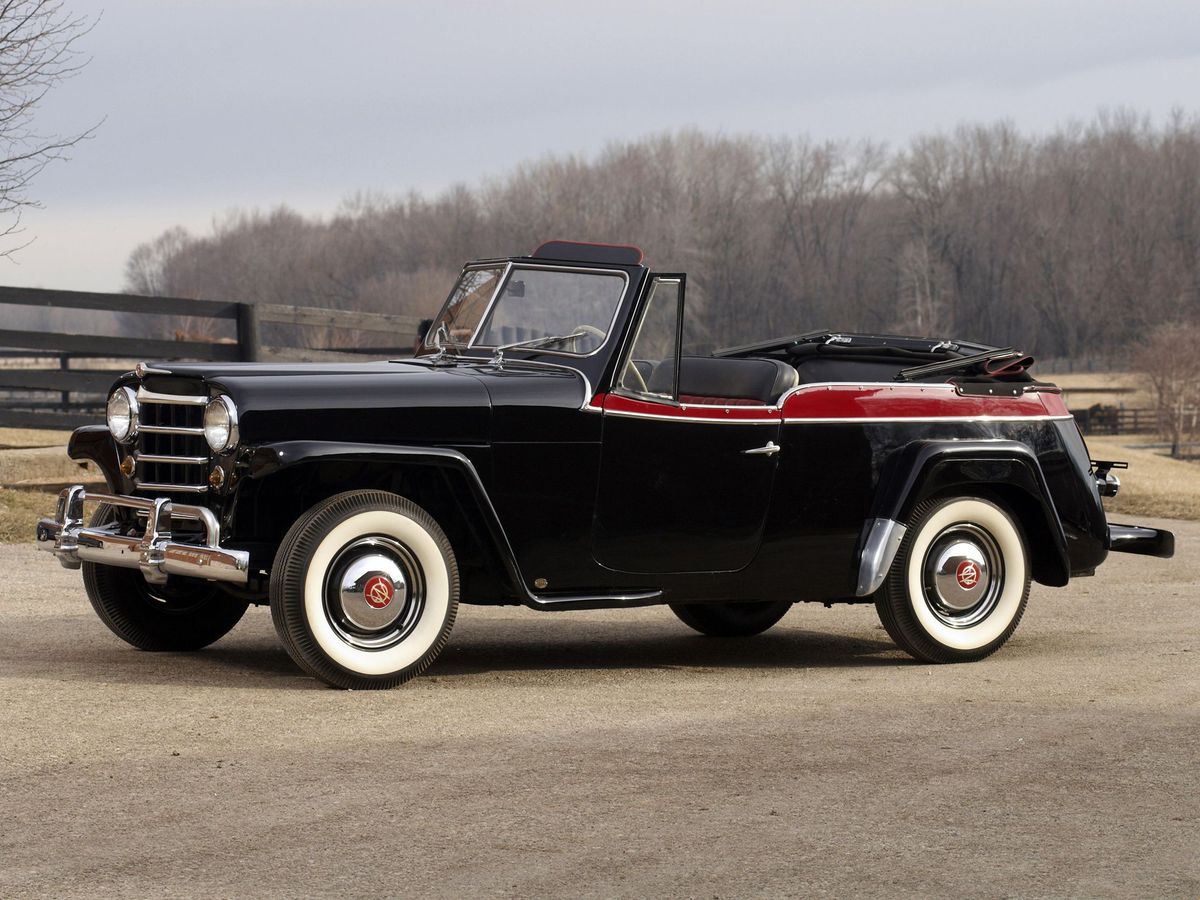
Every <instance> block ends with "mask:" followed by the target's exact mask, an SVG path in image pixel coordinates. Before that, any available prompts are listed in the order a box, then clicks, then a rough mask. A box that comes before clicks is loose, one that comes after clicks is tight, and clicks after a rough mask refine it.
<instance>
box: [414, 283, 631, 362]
mask: <svg viewBox="0 0 1200 900" xmlns="http://www.w3.org/2000/svg"><path fill="white" fill-rule="evenodd" d="M478 268H487V266H477V265H472V266H469V267H468V269H478ZM529 270H538V271H548V272H578V273H581V274H589V275H607V276H610V277H611V276H614V275H616V276H619V277H620V278H621V279H623V283H622V285H621V293H620V294H619V295H618V296H617V300H616V302H615V303H614V304H613V314H612V318H611V319H610V320H609V323H608V328H607V329H606V330H605V333H604V340H603V342H601V343H600V345H599V346H598V347H596V348H595V349H594V350H591V351H589V352H587V353H572V352H571V351H569V350H552V349H549V348H546V347H513V348H512V349H511V350H506V351H505V353H518V352H519V353H537V354H550V355H552V356H565V357H567V358H568V359H586V358H588V357H590V356H595V355H596V354H597V353H599V352H600V351H602V350H604V349H605V348H606V347H607V346H608V345H609V344H610V343H611V342H612V339H613V331H614V329H615V327H616V324H617V320H618V319H619V318H620V316H621V310H622V308H623V307H624V305H625V300H626V299H627V297H628V294H629V285H630V278H629V273H628V272H626V271H625V270H624V269H618V268H612V269H608V268H600V267H596V266H555V265H539V264H537V263H525V262H512V261H510V262H509V263H508V265H507V266H506V268H505V270H504V273H503V274H502V275H501V278H500V284H499V285H498V286H497V288H496V290H495V291H494V292H493V293H492V296H491V299H489V300H488V304H487V306H486V307H485V308H484V311H483V315H482V316H480V317H479V324H478V325H477V326H476V327H475V331H474V332H473V333H472V334H471V339H470V341H468V342H467V343H466V344H465V345H463V344H459V345H457V346H458V347H460V348H461V349H464V350H480V351H487V352H489V353H491V352H493V351H494V350H495V349H496V347H497V346H499V345H498V344H482V343H479V342H478V341H479V336H480V335H481V334H483V332H484V330H485V329H486V327H487V325H488V323H489V322H490V321H491V318H492V312H493V311H494V309H495V306H496V304H497V303H498V302H499V300H500V296H501V295H502V294H503V293H504V289H505V288H506V287H508V282H509V280H510V279H511V278H512V277H513V273H514V272H519V271H529ZM463 271H464V273H465V272H466V271H467V269H464V270H463ZM461 278H462V275H459V279H460V280H461ZM454 284H455V287H457V286H458V282H457V281H456V282H455V283H454ZM451 294H453V290H452V291H451ZM438 318H439V319H440V318H441V316H439V317H438ZM434 327H436V325H435V326H434ZM430 330H431V331H432V328H431V329H430Z"/></svg>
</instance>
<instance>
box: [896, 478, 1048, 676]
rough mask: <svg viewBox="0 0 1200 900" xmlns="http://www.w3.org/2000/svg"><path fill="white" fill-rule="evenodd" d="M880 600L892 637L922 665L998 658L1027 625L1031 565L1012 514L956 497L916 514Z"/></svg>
mask: <svg viewBox="0 0 1200 900" xmlns="http://www.w3.org/2000/svg"><path fill="white" fill-rule="evenodd" d="M909 523H910V524H909V527H908V531H907V533H906V534H905V535H904V540H903V542H902V543H901V544H900V550H899V552H897V554H896V559H895V561H894V562H893V563H892V568H891V571H890V572H889V573H888V578H887V581H886V582H885V584H884V586H883V588H882V589H881V590H880V592H879V594H878V595H877V597H876V600H875V609H876V611H877V612H878V613H879V620H880V621H881V622H882V623H883V627H884V628H885V629H887V632H888V634H889V635H891V637H892V639H893V640H894V641H895V642H896V643H897V644H898V645H899V646H900V648H901V649H902V650H904V651H906V652H907V653H908V654H909V655H911V656H913V657H915V658H917V659H919V660H921V661H922V662H934V663H943V662H968V661H971V660H977V659H983V658H984V657H985V656H988V655H990V654H992V653H995V652H996V651H997V650H998V649H1000V647H1001V646H1002V645H1003V644H1004V642H1005V641H1007V640H1008V639H1009V637H1010V636H1011V635H1012V633H1013V632H1014V631H1015V630H1016V628H1017V625H1018V624H1019V623H1020V621H1021V616H1022V615H1023V614H1024V612H1025V604H1026V602H1027V600H1028V599H1029V560H1028V554H1027V552H1026V549H1025V541H1024V539H1023V538H1022V536H1021V530H1020V528H1019V527H1018V526H1017V524H1016V522H1014V521H1013V519H1012V516H1011V515H1010V514H1009V513H1008V512H1007V511H1006V510H1004V509H1002V508H1001V507H1000V506H997V505H996V504H995V503H993V502H991V501H990V500H985V499H983V498H980V497H954V498H951V499H948V500H933V501H926V502H925V503H922V504H921V505H919V506H918V507H917V508H916V510H914V512H913V515H912V516H911V517H910V519H909Z"/></svg>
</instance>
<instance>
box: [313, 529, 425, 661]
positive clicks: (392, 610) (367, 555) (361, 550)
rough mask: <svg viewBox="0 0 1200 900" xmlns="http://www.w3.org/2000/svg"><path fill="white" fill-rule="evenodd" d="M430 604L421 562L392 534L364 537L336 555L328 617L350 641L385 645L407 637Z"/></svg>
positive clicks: (330, 576) (329, 579) (327, 588)
mask: <svg viewBox="0 0 1200 900" xmlns="http://www.w3.org/2000/svg"><path fill="white" fill-rule="evenodd" d="M424 604H425V585H424V578H423V577H422V573H421V567H420V565H419V564H418V563H417V560H416V558H415V557H414V556H413V554H412V553H411V552H410V551H409V549H408V548H407V547H405V546H404V545H403V544H401V543H399V542H398V541H395V540H392V539H391V538H388V537H383V536H381V535H376V536H373V537H366V538H360V539H358V540H356V541H354V542H352V543H350V544H347V545H346V546H345V547H343V548H342V549H341V550H340V551H339V552H338V554H337V556H335V557H334V559H333V562H332V564H331V565H330V566H329V570H328V573H327V575H326V578H325V612H326V616H327V617H328V619H329V623H330V624H331V625H332V626H333V628H334V630H335V631H336V632H337V633H338V634H339V635H340V636H341V638H342V639H343V640H344V641H346V642H347V643H349V644H353V645H354V646H356V647H361V648H363V649H365V650H382V649H384V648H387V647H391V646H394V645H396V644H398V643H399V642H400V641H402V640H404V638H406V637H407V636H408V634H409V632H411V631H412V629H413V627H414V626H415V625H416V623H417V620H418V619H419V618H420V615H421V610H422V609H423V607H424Z"/></svg>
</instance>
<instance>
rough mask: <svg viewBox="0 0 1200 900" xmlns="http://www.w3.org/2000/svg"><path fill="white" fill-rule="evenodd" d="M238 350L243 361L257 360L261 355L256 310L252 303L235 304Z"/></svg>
mask: <svg viewBox="0 0 1200 900" xmlns="http://www.w3.org/2000/svg"><path fill="white" fill-rule="evenodd" d="M237 341H238V350H239V351H240V354H241V357H242V359H243V361H245V362H258V360H259V358H260V357H261V355H262V341H261V335H260V334H259V328H258V310H257V309H255V308H254V304H253V303H239V304H238V305H237Z"/></svg>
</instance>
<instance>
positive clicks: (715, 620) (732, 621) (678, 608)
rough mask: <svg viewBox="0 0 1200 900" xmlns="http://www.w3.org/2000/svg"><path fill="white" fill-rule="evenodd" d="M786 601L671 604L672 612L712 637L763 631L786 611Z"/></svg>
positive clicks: (689, 625) (687, 623)
mask: <svg viewBox="0 0 1200 900" xmlns="http://www.w3.org/2000/svg"><path fill="white" fill-rule="evenodd" d="M791 608H792V604H791V603H789V602H788V601H786V600H782V601H778V602H776V601H771V600H756V601H753V602H750V603H672V604H671V612H673V613H675V615H677V616H678V617H679V621H681V622H683V623H684V624H685V625H687V626H688V627H690V628H694V629H695V630H696V631H698V632H700V633H701V634H706V635H708V636H709V637H750V636H751V635H755V634H761V633H762V632H764V631H766V630H767V629H768V628H770V627H771V626H772V625H774V624H775V623H776V622H778V621H779V620H780V619H782V618H783V617H784V615H786V614H787V611H788V610H789V609H791Z"/></svg>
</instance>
